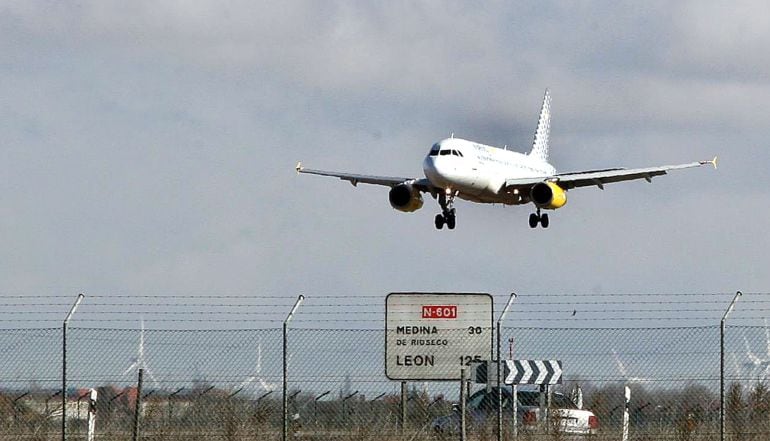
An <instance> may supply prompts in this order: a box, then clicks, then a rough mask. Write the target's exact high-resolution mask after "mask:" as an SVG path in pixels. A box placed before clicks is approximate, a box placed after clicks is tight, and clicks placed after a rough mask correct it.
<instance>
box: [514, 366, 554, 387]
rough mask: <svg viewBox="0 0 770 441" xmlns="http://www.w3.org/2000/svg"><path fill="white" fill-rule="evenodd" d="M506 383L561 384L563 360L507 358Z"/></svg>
mask: <svg viewBox="0 0 770 441" xmlns="http://www.w3.org/2000/svg"><path fill="white" fill-rule="evenodd" d="M505 364H506V370H507V371H509V372H507V374H506V376H505V384H541V385H542V384H561V374H562V364H561V360H505Z"/></svg>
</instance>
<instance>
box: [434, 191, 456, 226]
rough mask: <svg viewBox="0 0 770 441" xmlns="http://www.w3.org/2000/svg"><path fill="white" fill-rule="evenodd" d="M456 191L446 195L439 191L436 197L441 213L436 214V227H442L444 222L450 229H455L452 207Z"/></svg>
mask: <svg viewBox="0 0 770 441" xmlns="http://www.w3.org/2000/svg"><path fill="white" fill-rule="evenodd" d="M455 195H456V193H450V194H449V195H448V196H447V195H446V194H444V193H441V194H440V195H439V197H438V203H439V205H441V214H437V215H436V229H438V230H440V229H442V228H444V224H446V227H447V228H448V229H450V230H454V229H455V223H456V220H457V217H456V216H455V209H454V207H453V205H454V200H455Z"/></svg>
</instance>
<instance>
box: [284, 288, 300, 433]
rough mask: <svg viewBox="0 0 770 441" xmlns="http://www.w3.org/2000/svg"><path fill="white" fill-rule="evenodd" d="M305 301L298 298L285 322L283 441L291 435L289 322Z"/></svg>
mask: <svg viewBox="0 0 770 441" xmlns="http://www.w3.org/2000/svg"><path fill="white" fill-rule="evenodd" d="M303 300H305V296H303V295H302V294H300V295H299V297H297V301H296V302H295V303H294V307H293V308H291V311H290V312H289V315H288V316H286V320H284V321H283V405H282V407H283V409H282V415H283V428H282V430H281V439H282V440H283V441H286V439H287V437H288V433H289V414H288V413H289V397H288V395H287V389H288V388H289V380H288V377H287V374H288V371H289V366H288V347H289V341H288V329H289V321H290V320H291V318H292V317H293V316H294V313H295V312H296V311H297V308H299V305H300V303H302V301H303Z"/></svg>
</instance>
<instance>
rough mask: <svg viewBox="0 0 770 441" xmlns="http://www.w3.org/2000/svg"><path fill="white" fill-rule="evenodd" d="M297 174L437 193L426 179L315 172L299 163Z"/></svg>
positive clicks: (356, 183)
mask: <svg viewBox="0 0 770 441" xmlns="http://www.w3.org/2000/svg"><path fill="white" fill-rule="evenodd" d="M297 173H307V174H309V175H319V176H331V177H334V178H339V179H342V180H343V181H348V182H350V183H351V184H353V186H357V185H358V184H372V185H384V186H387V187H395V186H396V185H399V184H404V183H407V182H408V183H411V184H412V186H413V187H414V188H416V189H418V190H420V191H423V192H430V191H436V189H435V188H434V187H433V185H431V183H430V181H428V180H427V179H425V178H422V179H417V178H404V177H398V176H373V175H360V174H356V173H341V172H334V171H326V170H315V169H312V168H305V167H303V166H302V163H301V162H300V163H297Z"/></svg>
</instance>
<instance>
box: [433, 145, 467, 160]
mask: <svg viewBox="0 0 770 441" xmlns="http://www.w3.org/2000/svg"><path fill="white" fill-rule="evenodd" d="M428 156H459V157H461V158H462V157H463V153H462V152H461V151H459V150H454V149H446V148H445V149H442V148H441V145H439V144H438V143H436V144H433V147H431V149H430V153H428Z"/></svg>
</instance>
